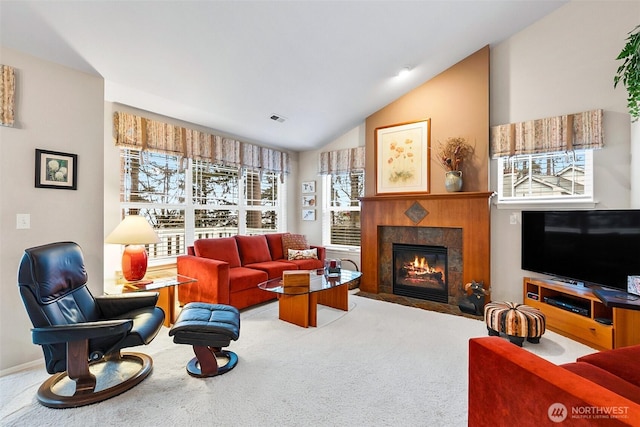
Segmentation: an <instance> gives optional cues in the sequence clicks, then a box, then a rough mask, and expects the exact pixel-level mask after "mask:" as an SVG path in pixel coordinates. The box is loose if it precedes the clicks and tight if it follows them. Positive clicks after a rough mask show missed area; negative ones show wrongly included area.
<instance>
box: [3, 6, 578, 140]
mask: <svg viewBox="0 0 640 427" xmlns="http://www.w3.org/2000/svg"><path fill="white" fill-rule="evenodd" d="M564 3H566V0H562V1H551V0H546V1H541V0H532V1H527V0H507V1H494V0H476V1H460V0H449V1H435V0H431V1H417V0H414V1H372V0H370V1H321V0H315V1H313V0H306V1H303V0H298V1H268V0H267V1H213V0H209V1H159V0H158V1H116V0H110V1H95V0H85V1H61V0H52V1H8V0H0V42H1V44H2V45H3V46H5V47H8V48H12V49H16V50H19V51H22V52H25V53H29V54H31V55H34V56H36V57H40V58H43V59H46V60H50V61H53V62H56V63H60V64H63V65H66V66H69V67H72V68H76V69H79V70H82V71H86V72H89V73H94V74H98V75H100V76H102V77H103V78H104V79H105V97H106V99H107V100H108V101H113V102H119V103H123V104H127V105H130V106H134V107H137V108H141V109H144V110H148V111H153V112H155V113H158V114H162V115H166V116H169V117H174V118H177V119H180V120H185V121H187V122H191V123H195V124H198V125H201V126H205V127H208V128H212V129H215V130H217V131H220V132H223V133H226V134H231V135H234V136H236V137H239V138H241V139H244V140H246V141H250V142H256V143H259V144H261V145H267V146H272V147H277V148H283V149H290V150H294V151H305V150H310V149H317V148H320V147H322V146H323V145H325V144H327V143H328V142H331V141H332V140H333V139H335V138H337V137H339V136H340V135H342V134H344V133H345V132H346V131H348V130H350V129H352V128H353V127H355V126H357V125H358V124H360V123H362V122H363V121H364V119H365V118H366V117H367V116H369V115H370V114H372V113H374V112H375V111H377V110H379V109H380V108H382V107H384V106H385V105H387V104H389V103H390V102H392V101H393V100H395V99H397V98H398V97H400V96H401V95H403V94H404V93H407V92H408V91H410V90H411V89H413V88H415V87H417V86H419V85H420V84H422V83H424V82H425V81H427V80H429V79H430V78H432V77H433V76H435V75H437V74H438V73H440V72H442V71H443V70H445V69H447V68H449V67H450V66H451V65H453V64H455V63H457V62H458V61H460V60H462V59H464V58H465V57H467V56H468V55H470V54H471V53H473V52H475V51H477V50H478V49H480V48H482V47H483V46H485V45H487V44H489V45H494V44H497V43H499V42H501V41H502V40H504V39H506V38H508V37H510V36H511V35H513V34H515V33H517V32H518V31H520V30H521V29H523V28H525V27H527V26H528V25H530V24H531V23H533V22H535V21H537V20H538V19H540V18H541V17H543V16H545V15H547V14H548V13H550V12H552V11H553V10H555V9H557V8H558V7H560V6H562V5H563V4H564ZM7 65H11V64H7ZM403 66H409V67H411V68H412V71H411V73H410V74H409V75H408V76H406V77H404V78H400V77H397V76H396V74H397V72H398V71H399V69H400V68H402V67H403ZM272 114H278V115H281V116H284V117H285V118H286V120H285V121H284V122H282V123H280V122H276V121H273V120H271V119H270V116H271V115H272Z"/></svg>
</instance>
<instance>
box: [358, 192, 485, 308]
mask: <svg viewBox="0 0 640 427" xmlns="http://www.w3.org/2000/svg"><path fill="white" fill-rule="evenodd" d="M492 194H493V193H488V192H486V193H484V192H483V193H476V192H474V193H469V192H467V193H465V192H460V193H446V194H433V195H430V194H426V195H415V194H413V195H394V196H390V195H382V196H373V197H365V198H363V199H362V207H361V226H362V243H361V248H362V249H361V250H362V273H363V274H362V278H361V280H360V289H361V290H362V291H364V292H370V293H389V294H392V293H394V276H393V274H394V269H397V266H396V267H394V256H393V245H394V243H395V244H396V245H397V244H404V245H410V246H416V245H425V246H428V247H439V248H444V250H445V251H446V272H443V273H444V277H445V278H446V285H447V288H446V294H447V295H446V301H445V300H443V299H442V296H439V297H436V298H435V299H434V298H432V297H431V295H427V296H426V299H431V300H434V301H435V300H437V299H438V298H441V301H442V302H448V303H449V304H454V305H457V304H458V300H459V298H460V297H462V296H463V295H464V291H463V290H462V286H463V285H464V283H468V282H471V280H475V281H477V282H479V281H483V282H484V283H485V287H487V288H488V287H489V285H490V283H491V282H490V279H491V278H490V229H489V226H490V212H491V210H490V206H489V201H490V198H491V196H492ZM437 268H439V269H442V266H438V267H437ZM409 284H411V283H409ZM419 284H420V285H422V287H427V284H426V282H425V283H419ZM428 286H436V283H435V282H432V283H430V284H429V285H428ZM396 293H397V292H396ZM409 293H411V290H410V292H409ZM418 293H419V292H418ZM428 293H429V292H427V294H428ZM400 294H402V293H400ZM404 295H406V293H405V294H404ZM408 296H414V295H408ZM414 297H417V298H424V296H422V295H418V296H414Z"/></svg>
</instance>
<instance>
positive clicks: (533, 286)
mask: <svg viewBox="0 0 640 427" xmlns="http://www.w3.org/2000/svg"><path fill="white" fill-rule="evenodd" d="M533 295H537V296H538V299H537V300H536V299H534V298H532V296H533ZM545 298H558V299H563V298H573V299H574V300H575V301H577V303H578V304H579V305H583V306H584V307H585V308H587V309H588V315H584V314H579V313H574V312H572V311H568V310H566V309H564V308H559V307H557V306H553V305H551V304H549V303H547V302H545ZM523 300H524V303H525V304H526V305H529V306H531V307H535V308H537V309H539V310H540V311H542V312H543V313H544V314H545V316H546V326H547V328H548V329H550V330H552V331H554V332H557V333H559V334H561V335H564V336H565V337H568V338H571V339H573V340H575V341H578V342H581V343H583V344H585V345H588V346H590V347H593V348H596V349H599V350H608V349H612V348H619V347H626V346H629V345H635V344H640V327H639V325H640V310H629V309H625V308H618V307H607V306H606V305H604V303H603V302H602V301H600V299H599V298H598V297H597V296H595V295H594V294H593V292H592V291H591V289H590V288H587V287H584V286H578V285H573V284H568V283H563V282H558V281H554V280H545V279H534V278H530V277H525V278H524V279H523ZM596 319H610V321H611V324H610V325H607V324H604V323H601V322H598V321H596Z"/></svg>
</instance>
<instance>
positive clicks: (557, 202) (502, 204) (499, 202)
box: [492, 150, 598, 209]
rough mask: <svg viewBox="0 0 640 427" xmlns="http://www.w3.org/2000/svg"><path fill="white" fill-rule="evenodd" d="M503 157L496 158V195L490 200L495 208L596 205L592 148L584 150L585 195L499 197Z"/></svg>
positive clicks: (592, 206)
mask: <svg viewBox="0 0 640 427" xmlns="http://www.w3.org/2000/svg"><path fill="white" fill-rule="evenodd" d="M503 161H504V158H499V159H497V172H496V174H497V185H498V191H497V193H496V197H495V198H494V199H493V200H494V201H493V202H492V203H493V205H494V206H496V208H497V209H529V208H539V209H550V208H563V207H565V208H566V209H580V208H585V209H589V208H594V207H596V206H597V204H598V201H597V200H596V199H595V198H594V179H595V177H594V173H595V170H594V164H593V150H585V169H590V172H591V173H590V174H589V175H588V176H587V179H586V181H585V184H584V185H585V193H589V194H588V195H586V196H563V197H527V198H517V199H516V198H511V199H506V200H505V199H500V194H501V190H502V183H503V180H502V173H501V171H502V170H503V169H504V168H503V163H502V162H503Z"/></svg>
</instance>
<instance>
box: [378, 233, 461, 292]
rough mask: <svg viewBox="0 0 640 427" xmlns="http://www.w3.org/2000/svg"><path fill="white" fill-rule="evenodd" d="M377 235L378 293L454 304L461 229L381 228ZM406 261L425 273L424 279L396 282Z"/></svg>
mask: <svg viewBox="0 0 640 427" xmlns="http://www.w3.org/2000/svg"><path fill="white" fill-rule="evenodd" d="M379 233H380V239H379V242H380V244H379V246H378V252H379V253H378V260H379V262H380V269H379V270H380V288H379V292H381V293H388V294H396V295H404V296H409V297H413V298H421V299H426V300H430V301H436V302H450V303H456V301H457V298H458V295H459V293H460V285H461V283H462V229H460V228H445V227H396V226H386V227H385V226H383V227H380V229H379ZM398 248H402V249H404V250H403V251H401V252H399V251H398ZM394 249H395V250H394ZM394 252H395V255H394ZM407 257H408V258H411V259H407ZM415 257H417V260H416V259H415ZM423 258H424V260H425V262H426V263H427V264H428V266H424V263H423V262H422V259H423ZM407 262H415V263H416V264H417V266H415V267H414V269H418V270H423V271H424V270H426V274H424V275H423V276H425V277H424V278H423V277H420V275H419V274H416V275H415V277H409V278H406V279H404V280H398V279H402V277H399V276H403V271H405V270H406V268H407V267H406V266H404V264H406V263H407ZM407 275H408V274H407ZM439 276H441V277H439ZM439 288H440V289H439ZM439 290H442V292H438V291H439ZM456 304H457V303H456Z"/></svg>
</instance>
